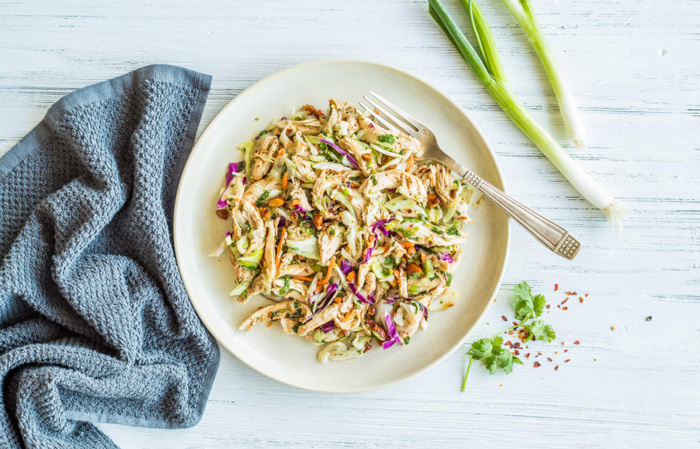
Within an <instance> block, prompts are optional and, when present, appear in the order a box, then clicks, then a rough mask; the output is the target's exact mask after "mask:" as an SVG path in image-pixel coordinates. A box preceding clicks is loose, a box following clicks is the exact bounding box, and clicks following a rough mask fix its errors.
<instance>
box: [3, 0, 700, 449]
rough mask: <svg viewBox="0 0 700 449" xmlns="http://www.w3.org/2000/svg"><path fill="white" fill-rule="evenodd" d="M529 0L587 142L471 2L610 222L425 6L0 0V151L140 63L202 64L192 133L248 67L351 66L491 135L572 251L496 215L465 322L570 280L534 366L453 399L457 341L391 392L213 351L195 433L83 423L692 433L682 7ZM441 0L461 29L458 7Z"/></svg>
mask: <svg viewBox="0 0 700 449" xmlns="http://www.w3.org/2000/svg"><path fill="white" fill-rule="evenodd" d="M532 1H533V3H534V5H535V8H536V10H537V13H538V17H539V20H540V22H541V24H542V27H543V29H544V33H545V35H546V36H547V38H548V39H549V42H550V45H551V46H552V48H553V50H554V52H555V54H556V56H557V58H558V60H559V62H560V65H561V66H562V67H563V69H564V71H565V72H566V76H567V79H568V81H569V84H570V87H571V89H572V91H573V93H574V95H575V96H576V98H577V100H578V102H579V106H580V108H581V110H582V114H583V117H584V120H585V123H586V125H587V130H588V135H589V138H588V141H589V149H588V151H586V152H578V151H576V150H574V149H573V148H572V145H570V144H568V143H567V142H566V138H565V137H566V136H565V133H564V131H563V126H562V123H561V119H560V117H559V116H558V111H557V108H556V102H555V100H554V97H553V95H552V93H551V91H550V89H549V87H548V84H547V81H546V78H545V76H544V72H543V71H542V69H541V67H540V66H539V64H538V61H537V59H536V58H535V57H534V54H533V51H532V49H531V48H530V47H529V45H528V43H527V40H526V39H525V37H524V36H523V34H522V32H521V31H520V29H519V28H518V27H517V25H516V24H515V22H514V21H513V20H512V18H511V17H510V16H509V14H508V11H507V10H506V8H505V7H504V6H503V4H501V2H500V1H498V0H481V2H480V4H481V6H482V8H483V10H484V12H485V14H486V17H487V18H488V20H489V21H490V23H491V25H492V27H493V29H494V35H495V38H496V40H497V42H498V45H499V48H500V51H501V53H502V56H503V60H504V65H505V68H506V70H507V72H508V74H509V77H510V80H511V82H512V84H513V87H514V89H515V91H516V92H517V93H518V94H519V96H520V98H521V99H522V100H523V101H524V103H525V104H526V105H527V106H528V108H530V109H531V110H532V111H534V114H535V116H536V117H537V118H538V119H540V120H541V121H542V122H543V123H544V124H545V126H546V127H547V128H548V129H550V130H551V131H552V133H553V135H554V136H555V137H557V138H558V139H559V140H560V141H561V142H563V143H565V144H566V147H567V148H568V149H569V150H570V152H571V154H572V156H573V157H574V158H576V159H577V160H579V161H580V162H581V164H582V165H583V166H584V167H585V169H586V170H587V171H588V172H589V173H590V174H592V175H593V176H595V177H596V178H597V179H599V180H600V181H601V182H602V183H603V184H604V185H606V186H607V187H609V190H611V191H612V192H613V193H614V194H615V195H616V196H617V197H618V198H620V199H622V200H623V201H625V202H626V203H627V205H628V206H629V207H630V208H631V209H632V210H633V211H634V213H633V215H632V216H631V217H630V218H629V219H627V221H626V222H625V227H624V230H622V231H619V230H615V229H611V228H609V227H608V225H607V223H606V221H605V219H604V217H603V216H602V214H601V213H599V212H598V211H596V210H593V209H592V207H591V206H590V205H589V204H588V203H586V202H585V201H584V200H582V199H581V198H580V197H579V196H578V195H577V194H576V192H575V191H574V190H573V189H572V188H571V186H570V185H569V184H568V183H567V182H566V181H565V180H564V179H563V177H562V176H561V175H560V174H559V173H558V172H557V171H556V170H555V169H554V168H553V167H552V165H551V164H550V163H549V162H548V161H547V160H546V159H545V158H544V157H543V156H542V155H541V154H540V153H539V152H538V151H537V150H536V149H535V148H534V147H533V146H532V144H531V143H530V142H529V141H528V140H527V139H526V138H525V137H524V136H523V135H522V134H521V133H520V132H519V131H518V130H517V129H516V128H515V127H514V125H513V124H512V123H511V122H510V121H509V120H508V119H507V118H506V116H505V115H504V114H503V113H502V112H501V111H500V109H499V108H498V107H497V106H496V104H495V103H494V101H493V100H492V99H491V98H490V97H489V96H488V95H487V94H486V92H485V90H484V89H483V88H482V86H481V85H480V84H479V83H478V81H477V80H476V78H475V77H474V76H473V75H472V73H471V72H470V71H469V69H468V68H467V67H466V65H465V64H464V62H463V61H462V60H461V58H460V57H459V55H458V54H457V53H456V51H455V50H454V49H453V48H452V47H451V46H450V45H449V42H448V41H447V39H446V38H445V37H444V35H443V34H442V32H441V31H440V30H439V28H438V27H437V26H436V25H435V24H434V23H433V22H432V19H431V18H430V16H429V15H428V13H427V1H406V0H383V1H371V0H364V1H321V0H313V1H303V2H283V1H271V0H267V1H255V2H253V1H249V2H240V1H238V2H227V1H223V0H210V1H207V2H190V1H184V0H183V1H170V2H165V1H162V2H155V1H149V0H146V1H144V0H138V1H136V0H128V1H122V2H93V1H88V0H72V1H65V0H64V1H56V0H54V1H48V0H36V1H32V2H27V1H20V0H16V1H11V0H0V98H2V101H1V102H0V123H1V125H0V154H4V153H5V152H6V151H8V150H9V149H10V148H11V147H12V146H13V145H14V144H15V143H16V142H17V141H18V140H19V139H20V138H21V137H22V136H24V135H25V134H26V133H27V132H29V131H30V130H31V128H32V127H33V126H34V125H35V124H36V123H37V122H38V121H39V120H40V119H41V118H42V116H43V114H44V113H45V112H46V110H47V108H48V107H49V106H50V105H51V104H53V103H54V102H55V101H56V100H58V99H59V98H60V97H61V96H63V95H65V94H67V93H69V92H71V91H73V90H74V89H76V88H80V87H82V86H85V85H88V84H92V83H95V82H99V81H102V80H105V79H108V78H111V77H114V76H117V75H120V74H122V73H125V72H127V71H129V70H132V69H135V68H138V67H140V66H143V65H146V64H151V63H169V64H176V65H182V66H185V67H188V68H191V69H194V70H198V71H201V72H204V73H209V74H211V75H213V76H214V83H213V90H212V93H211V95H210V99H209V102H208V103H207V107H206V112H205V116H204V120H203V123H202V128H203V127H204V125H206V124H207V123H208V122H209V121H210V120H211V118H212V117H213V116H214V115H215V114H216V113H217V111H219V110H220V109H221V108H222V107H223V106H224V105H225V104H226V103H227V102H228V101H229V100H231V98H233V97H234V96H235V95H236V94H238V93H239V92H241V91H242V90H243V89H244V88H246V87H247V86H249V85H250V84H252V83H254V82H255V81H256V80H258V79H260V78H261V77H263V76H265V75H268V74H271V73H273V72H275V71H277V70H280V69H282V68H285V67H287V66H289V65H292V64H296V63H299V62H303V61H308V60H313V59H322V58H356V59H365V60H370V61H377V62H382V63H385V64H390V65H393V66H396V67H398V68H401V69H404V70H407V71H410V72H411V73H413V74H415V75H417V76H419V77H421V78H424V79H426V80H428V81H430V82H432V83H434V84H436V85H437V86H438V87H440V88H441V89H443V90H445V91H446V92H448V93H449V94H450V95H452V96H453V97H454V98H455V99H456V100H457V101H458V102H459V103H461V104H462V105H463V106H464V108H465V109H466V110H468V111H469V112H470V113H471V114H472V116H473V117H474V118H475V119H476V120H477V121H478V123H479V124H480V125H481V127H482V128H483V130H484V132H485V133H486V136H487V137H488V139H489V140H490V141H491V143H492V144H493V146H494V148H495V150H496V151H497V153H498V156H499V161H500V163H501V164H502V167H503V170H504V173H505V176H506V182H507V187H508V191H509V192H510V193H511V194H513V195H514V196H516V197H517V198H519V199H520V200H522V201H523V202H524V203H526V204H528V205H531V206H532V207H534V208H536V209H538V210H540V211H541V212H543V213H545V214H546V215H548V216H549V217H550V218H552V219H554V220H555V221H557V222H559V223H560V224H562V225H563V226H564V227H566V228H568V229H569V230H570V231H571V232H572V233H574V234H575V235H576V236H577V237H578V238H579V239H580V240H581V241H582V242H583V244H584V248H583V249H582V250H581V253H580V254H579V256H578V257H577V258H576V259H575V260H574V261H573V262H566V261H564V260H562V259H560V258H558V257H556V256H554V255H551V254H548V252H547V251H545V250H544V249H543V248H541V247H540V246H539V244H538V243H537V242H535V241H534V240H533V239H532V238H530V237H529V236H528V235H527V234H526V233H525V232H524V231H522V230H520V229H517V228H515V227H514V231H513V240H512V247H511V255H510V261H509V265H508V269H507V272H506V275H505V281H504V284H503V286H502V288H501V291H500V292H499V294H498V296H497V302H496V303H495V304H494V305H493V307H492V308H491V310H490V312H489V314H488V316H487V317H486V319H485V320H484V322H482V323H481V325H480V326H479V327H478V329H477V331H476V333H475V334H474V337H475V338H480V337H484V336H489V335H491V334H493V333H495V332H496V331H497V330H498V329H499V328H500V327H502V326H503V325H504V324H505V323H503V321H502V319H501V316H502V315H506V316H507V317H508V318H512V314H511V313H510V306H509V298H510V290H511V288H512V286H513V284H515V283H518V282H520V281H521V280H524V279H525V280H528V281H529V282H530V283H531V285H533V288H534V290H536V291H537V292H542V293H544V294H545V295H546V296H547V298H548V299H549V301H550V303H554V304H559V303H560V302H561V301H563V300H564V299H565V297H566V295H565V292H566V291H567V290H568V291H576V292H577V293H578V295H577V297H578V296H580V295H581V294H583V293H588V294H589V296H588V297H586V298H585V301H584V302H583V303H581V302H579V301H578V299H577V297H576V298H572V299H571V300H570V301H569V302H568V303H567V304H566V306H567V307H568V310H566V311H564V310H562V309H558V308H556V307H555V306H553V307H552V309H550V311H551V313H550V314H548V315H545V316H546V318H547V320H548V321H551V322H552V323H553V325H554V327H555V328H556V330H557V333H558V336H559V338H558V340H557V342H556V344H550V345H545V344H542V345H539V344H538V345H533V346H531V349H532V350H533V351H535V352H536V351H541V352H542V353H543V355H542V356H540V357H539V358H538V359H537V360H538V361H540V362H541V363H542V366H541V367H539V368H534V367H533V366H532V359H530V360H529V361H528V362H527V363H526V364H525V366H522V367H517V368H516V370H515V372H514V373H513V374H511V375H508V376H506V375H503V374H497V375H493V376H490V375H489V374H488V372H486V370H484V369H483V368H481V367H473V368H472V374H471V377H470V382H469V386H468V392H467V393H464V394H463V393H460V392H459V387H460V381H461V376H462V374H463V370H464V362H465V356H464V353H465V351H466V349H467V344H465V345H464V347H463V348H462V349H460V350H459V351H458V352H456V353H455V354H453V355H452V356H451V357H450V358H448V359H447V360H445V361H444V362H442V363H440V364H438V365H436V366H435V367H433V368H432V369H430V370H429V371H427V372H425V373H422V374H420V375H419V376H417V377H414V378H411V379H410V380H408V381H406V382H404V383H402V384H400V385H398V386H395V387H392V388H390V389H387V390H383V391H378V392H374V393H366V394H360V395H351V396H329V395H322V394H313V393H308V392H304V391H300V390H295V389H292V388H289V387H286V386H284V385H281V384H278V383H276V382H274V381H271V380H269V379H267V378H265V377H263V376H261V375H260V374H258V373H256V372H254V371H252V370H251V369H249V368H247V367H246V366H245V365H243V364H242V363H241V362H239V361H238V360H237V359H235V358H233V357H232V356H230V355H228V354H227V353H223V354H222V362H221V367H220V369H219V373H218V375H217V379H216V383H215V385H214V388H213V391H212V393H211V397H210V400H209V404H208V407H207V409H206V412H205V414H204V417H203V419H202V421H201V422H200V423H199V424H198V425H197V426H196V427H193V428H191V429H185V430H154V429H135V428H128V427H122V426H117V425H109V424H102V425H100V427H101V428H102V429H104V431H105V432H106V433H107V434H108V435H110V437H112V438H113V439H114V441H115V442H116V443H117V444H119V445H120V446H121V447H123V448H134V449H146V448H148V449H152V448H173V447H177V448H220V447H226V448H228V447H231V448H233V447H236V448H238V447H240V448H272V447H281V446H284V447H319V448H320V447H339V448H373V447H376V448H379V447H382V448H384V447H392V448H413V447H547V448H548V447H596V448H598V447H636V448H640V447H643V448H658V447H662V445H666V446H668V447H679V448H680V447H700V386H699V383H698V381H699V379H700V357H698V355H699V351H698V350H697V348H696V347H695V342H696V341H697V340H698V338H699V337H700V176H698V173H699V172H700V143H698V142H699V141H700V140H699V137H700V2H699V1H697V0H684V1H680V0H679V1H664V2H659V1H651V0H618V1H614V0H613V1H610V0H605V1H603V0H568V1H562V0H532ZM445 2H446V5H447V7H448V9H449V10H450V11H452V12H454V13H455V14H456V15H457V16H458V17H459V20H458V23H459V24H460V25H461V26H462V27H463V29H465V30H467V29H468V24H467V21H466V20H465V15H464V14H463V13H462V11H461V9H460V6H459V3H458V2H456V0H445ZM200 131H201V130H200ZM465 262H466V263H465V268H464V269H468V265H469V263H478V261H468V260H467V261H465ZM555 283H558V284H559V291H558V292H554V284H555ZM648 316H651V317H652V319H651V321H647V319H646V317H648ZM612 326H614V327H615V330H612V329H611V327H612ZM575 340H578V341H579V342H580V344H579V345H574V344H573V343H574V341H575ZM562 342H563V343H565V344H564V345H562ZM565 349H568V352H566V353H564V350H565ZM533 355H534V354H533ZM548 357H551V358H552V360H553V361H552V362H549V361H547V358H548ZM566 359H570V361H569V362H568V363H565V360H566ZM350 363H351V362H350ZM555 366H559V369H558V370H557V371H555V370H554V367H555Z"/></svg>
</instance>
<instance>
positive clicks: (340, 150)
mask: <svg viewBox="0 0 700 449" xmlns="http://www.w3.org/2000/svg"><path fill="white" fill-rule="evenodd" d="M318 140H320V141H321V142H323V143H325V144H326V145H328V146H329V147H331V148H333V149H334V150H335V151H337V152H338V153H340V154H342V155H343V156H345V157H346V158H348V161H349V162H350V163H351V164H352V165H354V166H355V168H360V164H358V163H357V160H356V159H355V158H354V157H352V155H351V154H350V153H348V152H347V151H345V150H343V149H342V148H340V147H339V146H338V145H336V144H334V143H333V142H331V141H330V140H326V139H318Z"/></svg>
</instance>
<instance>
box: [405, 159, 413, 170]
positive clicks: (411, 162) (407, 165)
mask: <svg viewBox="0 0 700 449" xmlns="http://www.w3.org/2000/svg"><path fill="white" fill-rule="evenodd" d="M411 170H413V155H410V156H409V157H408V162H406V172H407V173H411Z"/></svg>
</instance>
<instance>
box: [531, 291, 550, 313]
mask: <svg viewBox="0 0 700 449" xmlns="http://www.w3.org/2000/svg"><path fill="white" fill-rule="evenodd" d="M532 303H533V306H534V310H535V318H537V317H539V316H542V314H543V313H544V306H545V305H546V304H547V300H546V299H544V295H535V297H534V298H533V300H532Z"/></svg>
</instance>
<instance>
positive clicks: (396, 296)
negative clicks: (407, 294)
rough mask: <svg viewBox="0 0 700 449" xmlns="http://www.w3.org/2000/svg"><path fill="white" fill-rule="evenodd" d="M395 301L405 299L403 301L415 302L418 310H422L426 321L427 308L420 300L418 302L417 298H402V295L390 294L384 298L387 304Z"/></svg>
mask: <svg viewBox="0 0 700 449" xmlns="http://www.w3.org/2000/svg"><path fill="white" fill-rule="evenodd" d="M396 301H405V302H410V303H412V304H415V305H416V306H418V308H419V309H420V311H421V312H423V316H424V317H425V320H426V321H428V308H427V307H425V306H424V305H423V304H421V303H420V302H418V300H416V299H411V298H404V297H403V296H398V295H392V296H389V297H388V298H387V299H386V303H387V304H394V303H395V302H396Z"/></svg>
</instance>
